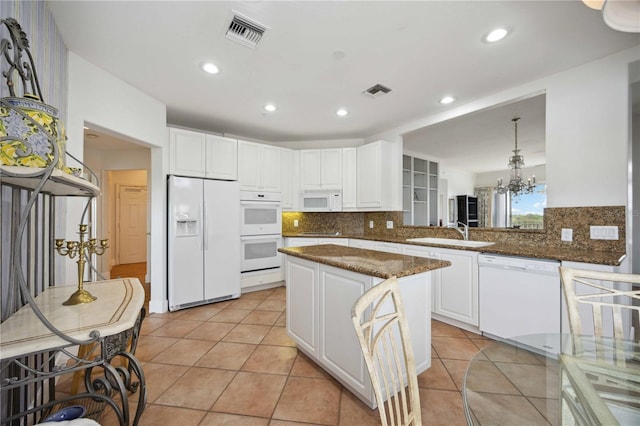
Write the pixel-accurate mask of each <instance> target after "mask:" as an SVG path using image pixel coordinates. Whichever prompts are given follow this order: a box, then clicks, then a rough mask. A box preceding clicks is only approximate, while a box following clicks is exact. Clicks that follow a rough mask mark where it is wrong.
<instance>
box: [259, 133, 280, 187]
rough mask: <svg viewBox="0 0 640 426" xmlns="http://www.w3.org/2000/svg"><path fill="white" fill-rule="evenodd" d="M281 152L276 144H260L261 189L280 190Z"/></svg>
mask: <svg viewBox="0 0 640 426" xmlns="http://www.w3.org/2000/svg"><path fill="white" fill-rule="evenodd" d="M281 179H282V152H281V149H280V148H278V147H277V146H271V145H263V146H262V184H261V186H262V187H261V188H260V189H261V190H264V191H273V192H280V191H282V183H281Z"/></svg>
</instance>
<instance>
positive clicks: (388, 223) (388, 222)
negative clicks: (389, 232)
mask: <svg viewBox="0 0 640 426" xmlns="http://www.w3.org/2000/svg"><path fill="white" fill-rule="evenodd" d="M387 229H393V221H392V220H388V221H387Z"/></svg>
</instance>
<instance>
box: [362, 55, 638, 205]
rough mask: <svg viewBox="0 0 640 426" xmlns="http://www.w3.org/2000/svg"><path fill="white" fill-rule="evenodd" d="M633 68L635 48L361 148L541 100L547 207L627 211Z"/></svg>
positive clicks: (435, 117) (399, 129) (390, 132)
mask: <svg viewBox="0 0 640 426" xmlns="http://www.w3.org/2000/svg"><path fill="white" fill-rule="evenodd" d="M637 60H640V45H638V46H636V47H634V48H631V49H627V50H624V51H622V52H618V53H616V54H614V55H610V56H607V57H605V58H602V59H600V60H597V61H594V62H590V63H588V64H585V65H583V66H580V67H576V68H572V69H569V70H567V71H563V72H561V73H557V74H554V75H550V76H548V77H545V78H542V79H539V80H535V81H532V82H529V83H527V84H524V85H521V86H517V87H513V88H510V89H508V90H505V91H502V92H499V93H495V94H493V95H491V96H487V97H485V98H482V99H479V100H475V101H473V102H469V103H467V104H463V105H460V106H458V107H456V108H453V109H451V110H448V111H445V112H443V113H441V114H437V115H433V116H428V117H425V118H422V119H420V120H416V121H413V122H410V123H406V124H404V125H402V126H399V127H397V128H395V129H390V130H388V131H385V132H382V133H379V134H376V135H374V136H371V137H368V138H367V140H371V139H376V138H383V139H388V140H391V138H393V137H401V135H403V134H405V133H407V132H411V131H413V130H416V129H419V128H422V127H425V126H429V125H432V124H435V123H439V122H442V121H446V120H449V119H451V118H454V117H459V116H461V115H464V114H468V113H470V112H474V111H479V110H481V109H484V108H488V107H491V106H496V105H502V104H505V103H508V102H512V101H513V100H517V99H522V98H526V97H529V96H531V95H532V94H542V93H546V136H545V137H546V157H547V164H546V181H547V183H548V187H547V206H548V207H575V206H608V205H625V206H626V205H627V203H628V197H627V162H628V158H629V152H628V146H629V138H630V134H629V133H630V132H629V84H628V82H629V79H628V73H629V71H628V66H629V64H630V63H631V62H634V61H637ZM450 191H451V189H450Z"/></svg>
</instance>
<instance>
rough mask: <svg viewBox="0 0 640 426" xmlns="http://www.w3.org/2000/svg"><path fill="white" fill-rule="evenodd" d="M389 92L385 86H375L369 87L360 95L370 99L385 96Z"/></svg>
mask: <svg viewBox="0 0 640 426" xmlns="http://www.w3.org/2000/svg"><path fill="white" fill-rule="evenodd" d="M390 91H391V89H389V88H388V87H387V86H383V85H382V84H376V85H375V86H371V87H369V88H368V89H367V90H365V91H364V92H362V93H363V94H365V95H367V96H370V97H372V98H378V97H380V96H382V95H386V94H387V93H389V92H390Z"/></svg>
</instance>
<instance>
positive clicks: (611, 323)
mask: <svg viewBox="0 0 640 426" xmlns="http://www.w3.org/2000/svg"><path fill="white" fill-rule="evenodd" d="M560 277H561V280H562V288H563V291H564V296H565V299H566V304H567V312H568V317H569V325H570V327H571V334H573V335H575V336H581V335H585V334H589V332H590V331H591V330H588V331H587V332H586V333H585V330H584V328H583V326H585V325H587V324H592V326H593V335H594V336H596V337H598V338H601V337H611V338H614V339H615V340H616V341H622V340H631V341H635V342H638V341H639V338H638V336H639V335H640V275H636V274H622V273H615V272H602V271H590V270H583V269H575V268H566V267H561V268H560ZM634 286H635V288H634ZM581 307H583V308H582V309H581ZM581 311H582V312H581ZM625 322H626V326H625ZM590 326H591V325H589V327H590ZM631 331H633V332H634V336H632V335H630V332H631Z"/></svg>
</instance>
